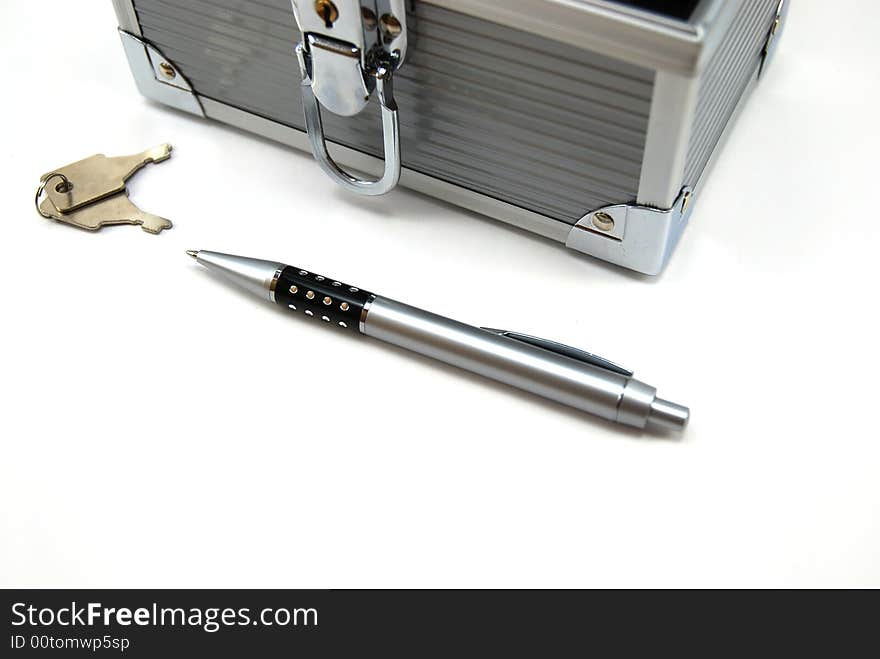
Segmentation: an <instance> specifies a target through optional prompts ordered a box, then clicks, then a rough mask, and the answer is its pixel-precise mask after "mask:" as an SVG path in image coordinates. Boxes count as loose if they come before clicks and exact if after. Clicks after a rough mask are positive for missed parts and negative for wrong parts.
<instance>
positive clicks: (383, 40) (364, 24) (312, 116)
mask: <svg viewBox="0 0 880 659" xmlns="http://www.w3.org/2000/svg"><path fill="white" fill-rule="evenodd" d="M310 4H311V3H309V2H301V1H299V0H293V7H294V10H295V12H296V19H297V23H298V25H299V27H300V29H301V30H302V33H303V41H302V42H301V43H300V44H298V45H297V47H296V56H297V59H298V60H299V65H300V69H301V70H302V87H301V90H302V102H303V111H304V113H305V119H306V131H307V133H308V136H309V142H310V143H311V147H312V153H313V154H314V156H315V159H316V160H317V161H318V164H319V165H320V166H321V168H322V169H323V170H324V171H325V172H326V173H327V174H328V175H329V176H330V178H332V179H333V180H334V181H336V183H338V184H339V185H340V186H342V187H343V188H345V189H346V190H349V191H351V192H355V193H357V194H362V195H381V194H385V193H386V192H388V191H389V190H391V189H392V188H394V186H396V185H397V182H398V181H399V180H400V168H401V160H400V122H399V120H398V116H397V103H396V102H395V100H394V88H393V84H392V77H393V74H394V71H395V70H396V69H397V68H398V67H399V66H400V65H401V63H402V62H403V58H404V56H405V54H406V46H407V35H406V26H405V20H406V11H405V6H404V3H403V1H402V0H334V2H328V1H324V2H322V3H317V2H316V3H314V10H312V8H310ZM300 5H302V6H300ZM318 5H321V7H322V8H323V9H324V11H323V12H320V11H318ZM374 90H375V91H376V92H377V93H378V95H379V105H380V107H381V111H382V132H383V142H384V148H385V168H384V172H383V174H382V176H381V177H380V178H379V179H376V180H368V179H362V178H358V177H356V176H353V175H352V174H349V173H348V172H346V171H345V170H343V169H342V168H341V167H340V166H339V165H337V164H336V162H334V160H333V158H332V157H331V156H330V153H329V151H328V149H327V141H326V138H325V135H324V125H323V122H322V120H321V106H322V105H323V106H324V109H325V110H329V111H330V112H333V113H334V114H338V115H340V116H344V117H350V116H353V115H356V114H358V113H359V112H360V111H361V110H363V109H364V107H366V105H367V103H368V102H369V100H370V96H371V95H372V93H373V91H374Z"/></svg>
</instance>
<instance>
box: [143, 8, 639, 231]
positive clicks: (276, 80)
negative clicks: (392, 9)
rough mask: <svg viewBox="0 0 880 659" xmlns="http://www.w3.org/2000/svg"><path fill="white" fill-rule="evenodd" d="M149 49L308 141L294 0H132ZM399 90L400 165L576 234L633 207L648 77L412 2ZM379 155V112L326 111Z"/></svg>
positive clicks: (217, 96)
mask: <svg viewBox="0 0 880 659" xmlns="http://www.w3.org/2000/svg"><path fill="white" fill-rule="evenodd" d="M134 4H135V9H136V11H137V15H138V19H139V22H140V24H141V28H142V31H143V35H144V38H146V39H147V40H148V41H150V42H152V43H153V44H155V45H156V46H157V47H158V48H159V49H160V50H162V52H163V53H164V54H165V56H166V57H168V58H169V59H170V60H171V61H172V62H173V63H174V64H175V65H176V66H177V67H179V69H180V70H181V71H183V73H184V74H185V75H186V76H187V77H188V79H189V80H190V82H191V83H192V85H193V88H194V89H195V90H196V91H197V92H198V93H199V94H200V95H203V96H206V97H209V98H211V99H214V100H216V101H219V102H221V103H226V104H229V105H232V106H234V107H237V108H241V109H243V110H246V111H248V112H252V113H254V114H257V115H259V116H262V117H265V118H268V119H271V120H273V121H277V122H279V123H282V124H285V125H288V126H292V127H295V128H299V129H300V130H303V129H304V126H305V122H304V119H303V114H302V106H301V100H300V94H299V84H300V72H299V66H298V65H297V62H296V58H295V56H294V55H293V48H294V45H295V44H296V43H297V41H298V40H299V39H300V33H299V30H298V29H297V27H296V22H295V20H294V17H293V12H292V9H291V5H290V0H260V1H253V0H210V1H209V0H136V1H135V3H134ZM407 21H408V28H409V33H410V38H411V46H410V50H409V53H408V56H407V61H406V63H405V65H404V67H403V68H402V69H401V70H400V72H399V73H398V75H397V76H396V78H395V96H396V98H397V102H398V105H399V106H400V120H401V146H402V154H403V162H404V166H406V167H407V168H410V169H413V170H416V171H418V172H421V173H423V174H427V175H430V176H434V177H436V178H439V179H442V180H445V181H448V182H450V183H454V184H457V185H460V186H462V187H465V188H468V189H470V190H473V191H475V192H479V193H482V194H485V195H489V196H492V197H495V198H497V199H501V200H503V201H506V202H507V203H512V204H515V205H519V206H521V207H523V208H526V209H528V210H531V211H535V212H537V213H541V214H543V215H546V216H549V217H552V218H555V219H558V220H561V221H564V222H567V223H569V224H572V223H574V222H576V221H577V220H579V219H580V218H581V217H582V216H583V215H584V214H585V213H586V212H588V211H590V210H593V209H595V208H597V207H600V206H604V205H606V204H611V203H621V202H628V201H632V200H634V199H635V197H636V193H637V191H638V185H639V176H640V171H641V163H642V155H643V152H644V146H645V136H646V131H647V125H648V114H649V111H650V105H651V94H652V88H653V79H654V72H653V71H650V70H648V69H642V68H639V67H635V66H632V65H629V64H626V63H623V62H619V61H616V60H613V59H610V58H607V57H604V56H602V55H599V54H596V53H592V52H589V51H585V50H581V49H578V48H574V47H571V46H567V45H565V44H560V43H558V42H555V41H551V40H548V39H544V38H542V37H538V36H535V35H532V34H529V33H526V32H522V31H518V30H514V29H510V28H506V27H503V26H500V25H497V24H495V23H490V22H488V21H484V20H480V19H477V18H473V17H469V16H465V15H462V14H458V13H455V12H451V11H448V10H445V9H440V8H437V7H434V6H432V5H427V4H424V3H415V12H414V13H411V14H409V15H408V16H407ZM324 123H325V129H326V132H327V135H328V136H329V137H330V139H331V140H332V141H334V142H338V143H340V144H344V145H346V146H349V147H352V148H355V149H358V150H360V151H363V152H366V153H370V154H372V155H376V156H381V153H382V145H381V125H380V119H379V112H378V108H377V107H376V104H375V103H373V104H371V106H370V108H368V110H367V111H365V112H364V113H362V114H361V115H358V116H357V117H350V118H342V117H337V116H335V115H332V114H330V113H327V112H325V113H324Z"/></svg>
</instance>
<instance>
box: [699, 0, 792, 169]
mask: <svg viewBox="0 0 880 659" xmlns="http://www.w3.org/2000/svg"><path fill="white" fill-rule="evenodd" d="M778 5H779V0H745V2H743V3H742V6H741V7H740V8H739V10H738V12H737V14H736V17H735V18H734V20H733V24H732V25H731V27H730V29H729V30H728V32H727V33H726V34H725V36H724V39H723V41H722V43H721V45H720V46H719V48H718V50H717V51H716V52H715V54H714V55H713V56H712V59H711V60H710V61H709V64H708V65H707V66H706V69H705V71H704V73H703V78H702V81H701V82H700V90H699V92H698V96H697V109H696V112H695V115H694V124H693V128H692V131H691V137H690V142H689V144H688V156H687V162H686V165H685V180H684V182H685V185H690V186H693V185H696V183H697V181H698V180H699V178H700V175H701V174H702V173H703V169H705V167H706V164H707V163H708V162H709V158H710V157H711V156H712V152H713V151H714V150H715V146H716V145H717V144H718V140H719V139H721V135H722V133H723V132H724V129H725V127H726V126H727V124H728V122H729V121H730V118H731V116H732V115H733V113H734V111H735V110H736V106H737V104H738V103H739V100H740V98H741V97H742V94H743V92H744V91H745V90H746V88H747V87H748V83H749V81H750V80H751V78H752V76H753V75H754V73H755V70H756V69H757V68H758V65H759V64H760V61H761V59H760V58H761V52H762V51H763V49H764V45H765V43H766V41H767V34H768V33H769V30H770V25H771V24H772V21H773V19H774V18H775V16H776V8H777V6H778Z"/></svg>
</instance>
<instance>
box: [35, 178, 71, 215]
mask: <svg viewBox="0 0 880 659" xmlns="http://www.w3.org/2000/svg"><path fill="white" fill-rule="evenodd" d="M53 178H60V179H61V180H62V184H61V185H63V186H64V187H63V189H61V190H58V188H56V190H58V192H70V189H71V188H72V187H73V184H71V182H70V179H68V178H67V177H66V176H65V175H64V174H60V173H59V172H52V173H51V174H47V175H46V178H44V179H43V181H42V182H41V183H40V187H38V188H37V194H35V195H34V206H36V208H37V212H38V213H39V214H40V215H42V216H43V217H45V218H46V219H48V220H51V219H53V218H52V216H51V215H49V214H48V213H44V212H43V209H42V208H40V197H42V196H43V192H44V191H45V190H46V186H47V185H49V181H51V180H52V179H53Z"/></svg>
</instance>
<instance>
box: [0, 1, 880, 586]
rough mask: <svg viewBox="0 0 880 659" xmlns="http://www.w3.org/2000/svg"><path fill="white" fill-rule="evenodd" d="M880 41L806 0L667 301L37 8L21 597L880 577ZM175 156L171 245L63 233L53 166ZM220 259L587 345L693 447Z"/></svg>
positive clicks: (21, 245) (28, 109)
mask: <svg viewBox="0 0 880 659" xmlns="http://www.w3.org/2000/svg"><path fill="white" fill-rule="evenodd" d="M37 4H38V5H39V9H38V8H37ZM853 17H857V18H858V20H852V19H853ZM878 21H880V5H878V4H877V3H874V2H869V1H867V0H865V1H864V2H854V1H852V2H846V3H844V2H840V3H838V2H835V3H830V2H824V1H819V0H815V1H810V2H807V1H806V0H801V1H800V2H796V3H795V6H793V7H792V12H791V18H790V24H789V25H788V29H787V31H786V34H785V36H784V40H783V42H782V44H781V48H780V51H779V53H778V56H777V58H776V60H775V62H774V66H773V67H772V68H771V69H770V71H769V73H768V76H767V78H766V80H765V81H764V83H763V84H762V85H761V86H760V87H759V88H758V90H757V92H756V94H755V95H754V97H753V98H752V100H751V103H750V105H749V106H748V108H747V109H746V111H745V112H744V114H743V115H742V117H741V120H740V122H739V124H738V126H737V130H736V131H735V133H734V134H733V136H732V139H730V140H729V142H728V144H727V147H726V150H725V152H724V154H723V156H722V157H721V159H720V160H719V162H718V164H717V166H716V168H715V170H714V172H713V176H712V179H711V181H710V182H709V184H708V186H707V187H706V188H705V191H704V193H703V196H702V199H701V200H700V207H699V208H698V209H697V211H696V213H695V216H694V219H693V222H692V224H691V226H690V227H689V229H688V231H687V232H686V233H685V236H684V239H683V242H682V244H681V245H680V247H679V249H678V253H677V254H676V255H675V256H674V258H673V260H672V262H671V264H670V266H669V268H668V269H667V271H666V273H665V274H664V275H663V276H662V277H661V278H658V279H643V278H640V277H636V276H632V275H629V274H627V273H626V272H624V271H622V270H619V269H617V268H614V267H610V266H606V265H603V264H602V263H599V262H596V261H593V260H591V259H589V258H582V257H578V256H577V255H575V254H572V253H568V252H567V251H566V250H564V249H563V248H562V247H561V246H559V245H556V244H553V243H550V242H547V241H544V240H542V239H539V238H534V237H531V236H529V235H528V234H525V233H522V232H519V231H517V230H513V229H510V228H506V227H505V226H504V225H501V224H498V223H495V222H493V221H490V220H487V219H482V218H480V217H477V216H473V215H470V214H468V213H465V212H461V211H459V210H457V209H455V208H453V207H449V206H446V205H444V204H442V203H438V202H436V201H434V200H431V199H429V198H426V197H422V196H419V195H416V194H413V193H410V192H406V191H397V192H395V193H393V194H392V195H390V196H388V197H386V198H383V199H373V200H365V199H358V198H354V197H351V196H348V195H346V194H345V193H343V192H341V191H339V190H336V189H335V188H334V187H333V184H332V183H331V182H330V181H329V180H328V179H327V178H326V177H325V176H324V175H323V174H322V173H321V172H320V171H319V169H318V167H317V165H315V164H314V163H313V162H312V161H311V159H310V158H309V157H308V156H306V155H303V154H300V153H298V152H295V151H292V150H289V149H287V148H284V147H281V146H278V145H275V144H272V143H269V142H267V141H264V140H261V139H257V138H254V137H252V136H250V135H247V134H245V133H242V132H239V131H236V130H233V129H230V128H226V127H223V126H220V125H217V124H214V123H211V122H206V121H201V120H198V119H195V118H189V117H187V116H184V115H182V114H179V113H176V112H173V111H169V110H166V109H163V108H161V107H158V106H154V105H152V104H150V103H148V102H145V101H144V100H142V99H141V98H140V97H139V96H138V94H137V92H136V90H135V88H134V84H133V82H132V80H131V78H130V75H129V71H128V68H127V64H126V61H125V58H124V56H123V52H122V48H121V46H120V44H119V40H118V37H117V36H116V31H115V16H114V14H113V11H112V8H111V4H110V2H109V1H101V2H88V3H85V2H77V3H71V2H60V1H52V2H48V1H47V2H41V3H33V2H24V1H19V2H9V1H6V2H4V3H3V4H2V8H0V50H2V55H3V57H2V61H3V62H4V64H5V66H4V74H3V79H4V88H5V91H6V94H5V98H4V104H3V109H2V113H3V114H2V127H3V128H2V130H3V136H4V137H3V143H4V149H3V151H2V155H0V181H2V188H0V189H2V194H3V198H2V204H3V210H2V216H3V221H2V234H0V236H2V237H0V249H2V258H0V281H2V282H3V303H4V308H5V310H6V312H5V314H4V318H3V321H2V326H0V327H2V329H0V332H2V342H0V351H2V352H0V359H2V373H3V375H2V381H0V387H2V391H0V401H2V414H0V435H2V439H0V442H2V459H0V520H2V538H0V583H3V584H19V585H21V584H32V585H33V584H40V585H90V586H255V587H270V586H271V587H276V586H278V587H280V586H286V587H341V586H355V587H360V586H671V585H677V586H709V585H715V586H860V585H873V586H880V565H878V560H877V556H878V551H880V523H878V502H880V481H878V467H880V444H878V441H877V440H878V432H877V405H878V403H877V396H878V391H877V384H876V383H877V381H878V380H877V371H878V366H880V363H878V361H880V360H878V348H877V342H878V329H880V327H878V321H877V275H876V265H875V263H876V261H877V249H878V239H880V229H878V226H880V222H878V219H877V205H876V200H877V191H876V187H877V156H878V150H880V138H878V130H877V115H876V112H877V107H878V104H880V76H878V74H877V71H878V67H880V55H878V53H880V50H878V43H877V29H876V28H877V25H878ZM404 110H405V108H404ZM164 141H168V142H171V143H172V144H174V146H175V152H174V156H173V158H172V159H171V160H170V161H168V162H166V163H163V164H161V165H158V166H152V167H150V168H149V169H147V170H146V171H144V172H142V173H141V174H139V175H138V176H137V177H136V178H135V179H134V180H133V182H132V186H131V189H132V198H133V199H134V200H135V202H136V203H138V204H140V205H141V206H142V207H143V208H144V209H146V210H149V211H152V212H155V213H158V214H161V215H164V216H166V217H168V218H170V219H172V220H173V221H174V222H175V227H174V229H173V230H171V231H168V232H166V233H165V234H163V235H161V236H151V235H148V234H146V233H144V232H142V231H141V230H140V229H139V228H137V227H116V228H110V229H105V230H104V231H102V232H101V233H97V234H91V233H87V232H81V231H77V230H75V229H73V228H71V227H68V226H63V225H60V224H57V223H54V222H51V221H48V220H44V219H42V218H40V217H39V216H38V215H37V214H36V212H35V211H34V209H33V207H32V205H31V195H32V192H33V189H34V187H35V184H36V182H37V178H38V177H39V175H40V174H41V173H43V172H45V171H48V170H49V169H50V168H52V167H56V166H61V165H63V164H66V163H68V162H72V161H74V160H77V159H79V158H81V157H84V156H87V155H90V154H92V153H95V152H99V151H101V152H104V153H107V154H108V155H122V154H127V153H133V152H136V151H140V150H141V149H143V148H146V147H147V146H151V145H154V144H158V143H161V142H164ZM190 248H195V249H214V250H220V251H228V252H233V253H240V254H245V255H251V256H256V257H264V258H274V259H280V260H285V261H287V262H290V263H292V264H296V265H300V266H303V267H306V268H309V269H311V270H314V271H318V272H322V273H324V274H327V275H330V276H333V277H339V278H342V279H344V280H347V281H351V282H354V283H356V284H359V285H362V286H364V287H365V288H368V289H370V290H373V291H378V292H380V293H382V294H385V295H388V296H391V297H395V298H397V299H400V300H402V301H405V302H409V303H412V304H416V305H421V306H427V307H430V308H431V309H432V310H433V311H437V312H440V313H445V314H447V315H452V316H453V317H456V318H459V319H461V320H464V321H468V322H473V323H477V324H488V325H491V326H495V327H509V328H512V329H517V330H521V331H526V332H530V333H533V334H538V335H546V336H549V337H551V338H554V339H558V340H562V341H565V342H570V343H572V344H574V345H578V346H583V347H585V348H587V349H591V350H594V351H596V352H598V353H599V354H602V355H606V356H608V357H610V358H612V359H616V360H619V361H621V362H622V363H624V364H625V365H631V366H632V367H633V368H635V369H636V371H637V375H638V376H640V377H641V379H643V380H645V381H646V382H649V383H651V384H655V385H657V386H658V388H659V390H660V394H661V395H663V396H665V397H668V398H671V399H673V400H676V401H680V402H682V403H685V404H688V405H690V406H691V407H692V410H693V420H692V423H691V425H690V428H689V429H688V431H687V433H686V434H685V436H684V437H683V438H682V439H681V440H680V441H668V440H656V439H652V438H650V437H648V436H641V435H639V434H638V433H632V432H627V431H626V430H622V429H621V428H619V427H616V426H612V425H610V424H606V423H603V422H601V421H597V420H594V419H592V418H585V417H583V416H581V415H579V414H577V413H574V412H570V411H567V410H566V409H563V408H561V407H558V406H556V405H551V404H546V403H543V402H541V401H539V400H537V399H535V398H533V397H530V396H528V395H524V394H519V393H517V392H515V391H513V390H509V389H507V388H505V387H502V386H496V385H494V384H491V383H488V382H485V381H482V380H480V379H477V378H475V377H469V376H467V375H464V374H462V373H461V372H458V371H455V370H452V369H448V368H445V367H442V366H438V365H436V364H433V363H430V362H428V361H426V360H423V359H420V358H414V357H411V356H410V355H408V354H405V353H403V352H400V351H397V350H394V349H390V348H387V347H384V346H382V345H380V344H377V343H374V342H370V341H369V340H365V341H358V340H354V339H348V338H346V337H345V336H341V335H340V333H338V332H334V331H327V328H325V327H320V326H318V324H314V323H310V322H307V321H304V320H303V319H301V318H288V317H287V316H286V315H285V314H284V313H282V312H281V311H279V310H278V309H276V308H272V307H271V306H268V305H266V304H263V303H262V302H260V301H259V300H257V299H251V298H250V297H247V296H246V295H244V294H236V293H233V292H232V291H231V290H230V289H228V288H226V287H225V286H223V285H221V284H220V283H218V282H216V281H213V280H212V279H211V278H210V277H209V276H207V275H206V273H205V272H203V271H201V270H200V268H199V267H198V266H197V265H196V264H195V263H194V262H193V261H192V260H191V259H189V258H187V257H186V256H185V254H184V250H186V249H190Z"/></svg>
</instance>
